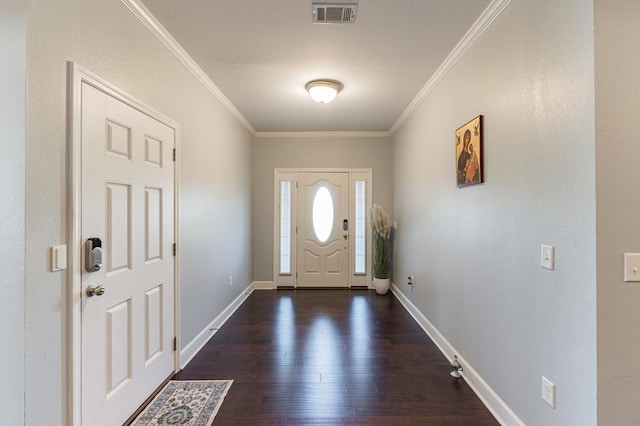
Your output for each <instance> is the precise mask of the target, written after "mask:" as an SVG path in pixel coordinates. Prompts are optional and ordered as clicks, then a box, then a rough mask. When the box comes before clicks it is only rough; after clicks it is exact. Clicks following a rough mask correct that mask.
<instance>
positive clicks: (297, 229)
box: [296, 225, 298, 234]
mask: <svg viewBox="0 0 640 426" xmlns="http://www.w3.org/2000/svg"><path fill="white" fill-rule="evenodd" d="M297 233H298V225H296V234H297Z"/></svg>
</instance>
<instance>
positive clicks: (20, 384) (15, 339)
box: [0, 0, 59, 425]
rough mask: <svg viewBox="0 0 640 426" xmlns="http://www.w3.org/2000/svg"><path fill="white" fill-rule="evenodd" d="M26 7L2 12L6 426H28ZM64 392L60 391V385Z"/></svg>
mask: <svg viewBox="0 0 640 426" xmlns="http://www.w3.org/2000/svg"><path fill="white" fill-rule="evenodd" d="M26 44H27V2H26V1H24V0H7V1H3V2H2V5H1V6H0V52H1V53H2V77H1V78H0V141H2V155H0V182H2V185H0V202H1V203H2V207H1V208H0V210H1V211H2V213H1V214H0V235H2V245H1V246H0V271H2V279H1V281H0V324H1V327H2V336H3V341H4V343H3V345H2V351H0V365H2V366H4V368H3V372H2V380H1V381H0V383H1V384H0V413H2V423H4V424H10V425H20V424H22V423H23V422H24V265H25V261H24V232H25V231H24V197H25V194H24V187H25V177H24V167H25V114H24V108H25V96H26V92H25V85H26V79H27V73H26V66H27V59H26ZM58 386H59V385H58Z"/></svg>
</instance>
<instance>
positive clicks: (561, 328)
mask: <svg viewBox="0 0 640 426" xmlns="http://www.w3.org/2000/svg"><path fill="white" fill-rule="evenodd" d="M603 4H604V2H603ZM603 7H604V6H603ZM637 34H638V33H637V30H636V32H635V35H636V36H635V37H633V38H632V39H631V40H637ZM593 46H594V35H593V9H592V5H591V4H589V2H584V1H580V0H567V1H562V2H557V1H552V0H542V1H536V2H532V1H525V0H512V2H511V4H510V5H509V6H508V7H507V9H506V10H505V11H504V12H503V13H502V15H501V16H500V17H499V18H498V19H497V20H496V21H495V22H494V23H493V25H492V27H491V28H490V29H489V30H488V31H487V32H486V33H485V34H484V35H483V36H482V37H481V38H480V39H479V40H478V41H477V43H476V45H475V46H474V47H473V48H472V49H471V50H470V51H469V52H468V53H467V54H466V56H465V57H464V58H463V59H462V61H461V62H459V63H458V64H457V65H456V67H455V68H454V69H453V70H452V71H451V72H450V73H449V74H448V75H447V77H446V78H445V79H444V80H443V81H442V82H441V83H440V84H439V86H438V87H437V88H436V89H435V90H434V91H433V92H432V93H431V94H430V96H429V97H428V98H427V99H426V100H425V101H424V102H423V103H422V105H421V106H420V107H419V109H418V110H417V111H416V112H415V113H414V114H413V115H412V117H411V118H410V119H409V120H408V121H407V122H406V123H405V124H404V125H403V126H402V128H401V130H400V131H398V132H397V133H396V135H395V138H394V170H395V173H394V215H395V217H396V219H397V220H398V221H399V223H400V227H399V230H398V233H397V237H396V244H397V246H396V248H397V251H396V271H397V272H398V275H399V276H408V275H415V277H416V278H415V279H416V286H415V289H414V290H413V292H411V291H409V290H407V286H406V285H404V284H402V283H401V284H400V286H401V287H400V288H401V290H402V291H403V293H404V294H405V295H406V296H407V297H408V298H409V299H410V300H411V301H412V302H413V303H414V304H415V305H416V306H417V307H418V308H419V309H420V310H421V312H422V313H424V315H425V316H426V317H427V318H428V319H429V320H430V321H431V322H432V323H433V325H434V326H435V327H436V328H437V329H438V330H439V331H440V332H441V333H442V334H443V335H444V336H445V337H446V339H447V340H448V341H449V342H450V343H451V344H452V345H453V347H454V348H455V349H456V350H457V351H458V353H459V354H461V355H462V356H463V357H464V358H465V359H466V361H467V362H468V363H469V364H470V365H471V366H472V367H473V368H474V369H475V370H476V371H477V372H478V374H479V375H480V376H481V377H482V378H484V380H486V382H487V383H488V385H489V386H490V387H492V388H493V390H494V391H495V392H496V393H497V394H498V395H499V396H500V397H501V398H502V399H503V400H504V401H505V402H506V404H507V405H508V406H509V407H510V408H511V409H512V410H513V411H514V412H515V413H516V414H517V415H518V416H519V418H520V419H521V420H522V421H523V422H524V423H526V424H530V425H593V424H595V423H596V371H595V365H596V285H595V283H596V280H595V274H596V268H595V260H596V258H595V252H596V245H595V206H596V204H595V203H596V201H595V178H594V174H595V130H594V125H593V117H594V84H593V82H594V80H593V79H594V75H593V61H594V47H593ZM633 93H636V92H633ZM478 114H483V115H484V119H485V127H484V130H485V132H484V137H485V146H484V167H485V169H484V170H485V179H486V183H485V184H483V185H478V186H472V187H466V188H463V189H457V188H456V186H455V170H454V164H455V154H454V152H455V151H454V144H455V142H454V131H455V129H456V128H457V127H459V126H461V125H462V124H464V123H466V122H467V121H468V120H470V119H471V118H473V117H474V116H476V115H478ZM626 140H629V139H628V138H627V139H626ZM616 142H620V140H616ZM635 146H637V144H635ZM630 161H631V160H630ZM636 173H640V172H636ZM619 226H622V224H619ZM636 228H637V227H636ZM541 244H551V245H553V246H555V250H556V267H555V271H548V270H545V269H541V268H540V245H541ZM636 250H637V249H636ZM616 256H617V254H616ZM639 288H640V287H639ZM635 322H636V323H637V321H635ZM629 326H630V327H631V326H632V325H631V324H629ZM635 340H636V341H637V339H635ZM450 355H452V354H450ZM617 355H620V353H619V352H618V353H617ZM618 360H619V358H618ZM612 362H615V359H612ZM638 362H639V361H637V360H636V361H635V364H634V365H638ZM627 367H628V365H627ZM543 375H544V376H546V377H547V378H549V379H550V380H551V381H552V382H554V383H555V385H556V397H557V408H556V409H555V410H553V409H551V408H550V407H549V406H547V405H546V404H545V403H544V402H543V401H542V399H541V376H543ZM635 389H636V391H635V392H634V393H633V394H632V395H630V398H632V397H633V396H637V395H638V392H637V390H638V388H637V387H636V388H635ZM621 403H622V402H621ZM635 419H637V416H636V417H635ZM607 424H614V423H607ZM619 424H622V423H619Z"/></svg>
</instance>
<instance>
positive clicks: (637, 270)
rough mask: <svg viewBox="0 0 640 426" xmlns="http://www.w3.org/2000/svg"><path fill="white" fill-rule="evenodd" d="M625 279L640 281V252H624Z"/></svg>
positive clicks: (626, 280) (627, 280)
mask: <svg viewBox="0 0 640 426" xmlns="http://www.w3.org/2000/svg"><path fill="white" fill-rule="evenodd" d="M624 281H625V282H633V281H640V253H625V254H624Z"/></svg>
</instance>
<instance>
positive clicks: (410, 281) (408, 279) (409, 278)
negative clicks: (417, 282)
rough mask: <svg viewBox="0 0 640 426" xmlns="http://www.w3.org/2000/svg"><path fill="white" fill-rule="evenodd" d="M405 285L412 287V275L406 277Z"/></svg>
mask: <svg viewBox="0 0 640 426" xmlns="http://www.w3.org/2000/svg"><path fill="white" fill-rule="evenodd" d="M407 284H409V285H413V284H414V277H413V275H410V276H409V277H407Z"/></svg>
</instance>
